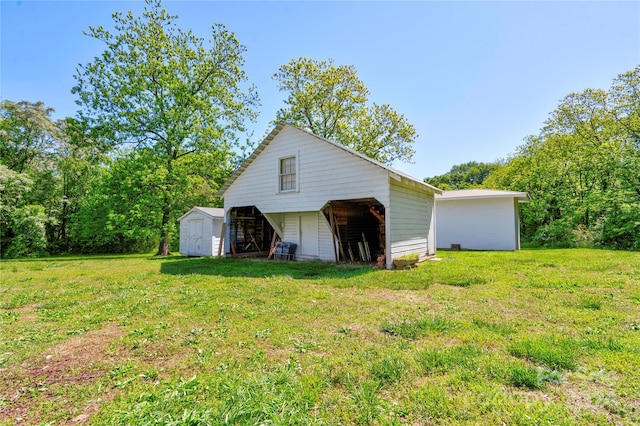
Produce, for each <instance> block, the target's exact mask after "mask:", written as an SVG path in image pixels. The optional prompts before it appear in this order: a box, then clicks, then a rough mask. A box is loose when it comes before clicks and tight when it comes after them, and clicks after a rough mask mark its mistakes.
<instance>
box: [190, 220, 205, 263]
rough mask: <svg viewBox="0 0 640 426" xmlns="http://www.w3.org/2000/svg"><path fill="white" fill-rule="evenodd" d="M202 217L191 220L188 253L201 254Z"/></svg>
mask: <svg viewBox="0 0 640 426" xmlns="http://www.w3.org/2000/svg"><path fill="white" fill-rule="evenodd" d="M202 223H203V220H202V219H193V220H190V221H189V234H188V238H189V247H188V248H187V254H189V255H201V254H202V253H201V252H200V251H201V248H202V247H201V246H202Z"/></svg>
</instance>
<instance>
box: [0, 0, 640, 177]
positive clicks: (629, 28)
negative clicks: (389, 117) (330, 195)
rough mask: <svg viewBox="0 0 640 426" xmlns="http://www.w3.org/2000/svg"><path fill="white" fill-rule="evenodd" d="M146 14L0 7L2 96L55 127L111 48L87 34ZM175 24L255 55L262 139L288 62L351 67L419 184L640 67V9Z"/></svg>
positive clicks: (220, 12)
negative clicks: (401, 144) (81, 76)
mask: <svg viewBox="0 0 640 426" xmlns="http://www.w3.org/2000/svg"><path fill="white" fill-rule="evenodd" d="M142 6H143V5H142V3H141V2H139V1H128V2H123V1H109V2H107V1H29V0H22V1H9V0H0V14H1V22H0V23H1V34H0V35H1V63H0V71H1V76H0V97H1V98H2V99H10V100H13V101H18V100H23V99H24V100H29V101H37V100H42V101H44V102H45V103H46V105H47V106H51V107H53V108H55V109H56V114H55V117H56V118H62V117H64V116H73V115H75V112H76V105H75V103H74V100H75V99H74V96H73V95H72V94H71V87H72V86H73V85H74V83H75V80H74V78H73V75H74V73H75V70H76V66H77V64H78V63H83V64H84V63H87V62H88V61H90V60H91V59H92V58H93V57H94V56H98V55H99V54H100V53H101V52H102V51H103V50H104V46H103V45H102V44H101V43H100V42H97V41H95V40H93V39H91V38H89V37H88V36H85V35H83V30H86V29H87V28H88V26H89V25H93V26H95V25H103V26H105V27H110V26H111V25H112V22H113V21H112V19H111V14H112V12H114V11H116V10H120V11H127V10H132V11H134V12H139V11H140V10H141V9H142ZM164 6H165V8H166V9H167V10H168V11H169V12H171V13H175V14H178V15H179V16H180V18H179V19H178V21H177V22H178V24H179V25H180V26H181V27H182V28H183V29H189V28H190V29H192V30H193V31H194V33H196V34H197V35H199V36H201V37H204V38H207V37H208V36H209V34H210V26H211V24H212V23H214V22H221V23H224V24H225V25H226V26H227V28H228V29H230V30H232V31H233V32H234V33H235V34H236V37H237V38H238V40H239V41H240V42H241V43H242V44H244V45H245V46H246V47H247V48H248V52H247V54H246V56H245V59H246V66H245V69H246V71H247V73H248V75H249V78H250V79H251V81H252V82H253V83H254V84H255V85H256V86H257V89H258V91H259V94H260V97H261V101H262V107H261V108H260V117H259V121H258V123H257V124H256V125H255V126H253V129H254V130H255V136H254V139H259V138H260V137H261V136H262V135H263V134H264V132H265V131H266V130H268V128H269V122H270V121H271V120H273V118H274V116H275V112H276V111H277V110H278V109H279V108H281V107H282V105H283V102H282V101H283V99H284V94H283V93H280V92H278V90H277V88H276V84H275V82H274V81H273V80H272V79H271V76H272V75H273V74H274V73H275V72H276V70H277V69H278V67H279V66H280V65H282V64H284V63H286V62H288V61H289V60H290V59H291V58H297V57H300V56H307V57H309V58H314V59H327V58H333V59H334V60H335V62H336V63H337V64H353V65H354V66H355V67H356V69H357V71H358V75H359V77H360V78H361V79H362V80H363V81H364V83H365V85H366V86H367V87H368V88H369V89H370V91H371V97H370V99H371V100H372V101H375V102H378V103H388V104H390V105H392V106H393V107H394V108H395V109H396V110H397V111H399V112H400V113H402V114H404V115H405V116H406V117H407V119H408V120H409V121H410V122H411V123H413V124H414V125H415V127H416V129H417V130H418V133H419V134H420V136H419V138H418V140H417V141H416V144H415V148H416V151H417V153H416V155H415V156H414V164H405V163H398V164H396V165H395V167H396V168H398V169H400V170H403V171H405V172H407V173H409V174H411V175H413V176H415V177H417V178H424V177H427V176H433V175H437V174H442V173H444V172H446V171H448V170H449V169H450V168H451V166H453V165H454V164H460V163H464V162H467V161H472V160H475V161H493V160H495V159H497V158H503V157H505V156H507V155H508V154H509V153H512V152H514V151H515V149H516V147H517V146H519V145H521V144H522V141H523V138H524V137H526V136H527V135H530V134H535V133H537V132H538V130H539V129H540V128H541V127H542V125H543V122H544V121H545V120H546V118H547V117H548V114H549V113H550V112H551V111H553V109H555V107H556V106H557V105H558V102H559V100H560V99H562V98H563V97H564V96H565V95H567V94H569V93H571V92H578V91H582V90H583V89H585V88H588V87H591V88H602V89H607V88H608V87H609V86H610V84H611V81H612V80H613V78H615V77H616V75H618V74H620V73H622V72H625V71H628V70H631V69H633V68H634V67H636V66H637V65H638V64H640V2H639V1H633V2H630V1H627V2H613V1H606V2H577V1H571V2H550V1H546V2H431V1H426V2H218V1H165V3H164Z"/></svg>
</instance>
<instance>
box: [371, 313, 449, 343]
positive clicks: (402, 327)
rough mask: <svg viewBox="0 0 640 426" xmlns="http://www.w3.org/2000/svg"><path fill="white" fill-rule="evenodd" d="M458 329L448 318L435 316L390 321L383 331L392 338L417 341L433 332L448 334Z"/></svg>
mask: <svg viewBox="0 0 640 426" xmlns="http://www.w3.org/2000/svg"><path fill="white" fill-rule="evenodd" d="M456 327H457V324H456V323H455V322H453V321H451V320H449V319H447V318H444V317H441V316H437V315H434V316H431V317H425V318H420V319H416V320H409V319H398V320H390V321H387V322H385V323H384V324H383V325H382V327H381V330H382V331H383V332H385V333H388V334H390V335H392V336H398V337H403V338H405V339H410V340H416V339H419V338H421V337H422V336H424V335H426V334H428V333H431V332H435V333H448V332H449V331H451V330H453V329H455V328H456Z"/></svg>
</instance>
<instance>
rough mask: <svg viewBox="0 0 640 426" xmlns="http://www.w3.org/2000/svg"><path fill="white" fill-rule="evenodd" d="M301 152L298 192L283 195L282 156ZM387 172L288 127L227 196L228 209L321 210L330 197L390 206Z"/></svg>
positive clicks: (247, 170) (264, 211)
mask: <svg viewBox="0 0 640 426" xmlns="http://www.w3.org/2000/svg"><path fill="white" fill-rule="evenodd" d="M291 155H296V156H298V165H299V167H298V170H297V173H298V182H299V187H298V189H297V191H295V192H287V193H278V164H279V162H278V160H279V159H280V158H283V157H287V156H291ZM387 176H388V173H387V171H386V170H384V169H382V168H380V167H378V166H376V165H374V164H371V163H369V162H368V161H366V160H363V159H362V158H358V157H356V156H354V155H353V154H350V153H348V152H346V151H344V150H342V149H340V148H339V147H336V146H333V145H331V144H329V143H327V142H324V141H322V140H319V139H317V138H315V137H314V136H312V135H309V134H308V133H306V132H302V131H300V130H298V129H295V128H292V127H285V128H284V129H283V130H282V131H281V132H280V133H279V134H278V135H277V136H276V137H275V138H274V139H273V140H272V141H271V142H270V143H269V145H268V146H267V147H266V148H265V149H264V150H263V151H262V152H261V153H260V155H258V156H257V157H256V158H255V159H254V161H253V162H252V163H251V164H250V165H249V166H248V167H247V169H246V170H245V171H244V172H243V173H242V174H241V175H240V176H238V178H237V179H236V180H235V182H233V184H231V186H230V187H229V188H228V189H227V191H226V192H225V194H224V201H225V210H227V211H228V210H229V209H230V208H232V207H240V206H256V207H258V209H259V210H260V211H261V212H263V213H275V212H299V211H319V210H320V209H322V207H323V206H324V205H325V203H327V202H328V201H331V200H347V199H354V198H369V197H371V198H376V199H377V200H378V201H380V202H381V203H383V204H388V183H387V182H388V177H387Z"/></svg>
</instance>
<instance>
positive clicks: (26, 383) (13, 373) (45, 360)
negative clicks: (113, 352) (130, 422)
mask: <svg viewBox="0 0 640 426" xmlns="http://www.w3.org/2000/svg"><path fill="white" fill-rule="evenodd" d="M121 335H122V330H121V329H120V328H119V327H118V326H116V325H113V324H108V325H105V326H104V327H102V328H100V329H98V330H91V331H88V332H87V333H84V334H81V335H76V336H73V337H71V338H69V339H66V340H64V341H62V342H60V343H58V344H57V345H55V346H53V347H51V348H49V349H47V350H46V351H44V352H43V353H41V354H39V355H38V356H36V357H34V358H32V359H29V360H26V361H25V362H23V363H22V364H21V365H20V366H11V367H8V368H3V369H0V388H1V389H2V391H0V392H1V393H0V400H4V402H5V404H4V406H2V407H0V420H2V421H8V422H15V423H16V424H33V423H40V422H42V421H43V420H45V419H46V418H47V417H49V416H50V415H51V414H52V413H55V414H59V413H61V412H69V413H71V412H73V409H74V408H75V406H76V404H75V403H74V401H69V400H68V399H67V398H60V397H59V395H60V394H64V393H66V390H68V389H69V388H71V387H74V386H78V385H79V384H87V383H91V382H92V381H95V380H99V379H100V378H102V377H103V376H105V375H106V374H107V368H108V365H109V362H110V361H116V360H115V359H113V360H112V357H111V356H110V355H109V354H108V350H107V349H108V347H109V344H110V343H111V342H112V341H113V340H115V339H117V338H119V337H120V336H121ZM65 388H67V389H65ZM108 399H110V397H108V393H107V394H105V395H101V398H100V401H105V400H108ZM43 401H46V403H43ZM100 406H101V404H100V402H96V401H94V402H92V403H91V404H88V405H87V406H86V407H85V412H83V413H81V414H79V415H76V416H75V417H74V418H73V419H72V420H71V422H70V424H80V423H84V422H86V421H87V420H88V419H89V416H90V414H91V413H93V412H95V411H97V410H98V409H99V408H100ZM41 407H47V408H46V410H47V411H46V412H42V411H41V410H42V408H41Z"/></svg>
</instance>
